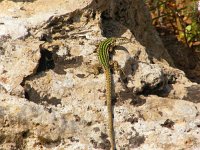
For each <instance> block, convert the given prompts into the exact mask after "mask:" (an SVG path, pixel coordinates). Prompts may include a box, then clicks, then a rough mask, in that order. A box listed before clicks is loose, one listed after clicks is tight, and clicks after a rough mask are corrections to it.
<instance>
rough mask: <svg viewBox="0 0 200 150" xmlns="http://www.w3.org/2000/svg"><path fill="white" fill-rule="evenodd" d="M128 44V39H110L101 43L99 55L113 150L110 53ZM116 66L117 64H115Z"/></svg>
mask: <svg viewBox="0 0 200 150" xmlns="http://www.w3.org/2000/svg"><path fill="white" fill-rule="evenodd" d="M125 43H128V40H127V39H126V38H108V39H105V40H103V41H102V42H100V44H99V47H98V50H97V54H98V59H99V62H100V64H101V66H102V68H103V70H104V74H105V76H106V101H107V111H108V123H107V124H108V136H109V138H110V143H111V150H114V149H115V139H114V129H113V113H112V83H111V70H110V69H111V61H110V55H109V52H112V51H113V49H114V47H115V46H116V45H121V44H125ZM115 64H116V63H115Z"/></svg>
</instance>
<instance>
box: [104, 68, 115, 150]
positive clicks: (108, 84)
mask: <svg viewBox="0 0 200 150" xmlns="http://www.w3.org/2000/svg"><path fill="white" fill-rule="evenodd" d="M105 75H106V100H107V111H108V128H109V129H108V130H109V131H108V136H109V138H110V143H111V150H114V149H115V141H114V129H113V112H112V82H111V72H110V69H106V70H105Z"/></svg>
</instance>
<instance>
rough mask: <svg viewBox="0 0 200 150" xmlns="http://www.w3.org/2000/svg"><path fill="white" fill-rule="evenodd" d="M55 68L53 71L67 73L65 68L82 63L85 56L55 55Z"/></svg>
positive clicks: (75, 66)
mask: <svg viewBox="0 0 200 150" xmlns="http://www.w3.org/2000/svg"><path fill="white" fill-rule="evenodd" d="M53 59H54V62H55V68H54V69H53V71H54V72H55V73H57V74H66V72H65V70H64V69H67V68H77V67H79V66H81V65H82V62H83V56H74V57H67V58H66V57H64V56H63V57H61V56H58V55H56V54H55V55H54V58H53Z"/></svg>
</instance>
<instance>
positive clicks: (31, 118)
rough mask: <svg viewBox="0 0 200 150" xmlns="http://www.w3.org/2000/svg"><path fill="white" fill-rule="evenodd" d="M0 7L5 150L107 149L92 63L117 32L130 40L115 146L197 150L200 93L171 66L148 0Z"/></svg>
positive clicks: (0, 124)
mask: <svg viewBox="0 0 200 150" xmlns="http://www.w3.org/2000/svg"><path fill="white" fill-rule="evenodd" d="M129 3H130V4H129ZM120 6H121V7H120ZM0 10H1V14H0V39H1V40H0V104H1V105H0V149H27V150H29V149H36V150H40V149H66V150H85V149H109V148H110V143H109V140H108V136H107V128H108V127H107V122H106V121H107V110H106V99H105V75H104V74H103V70H102V69H100V68H98V69H99V74H98V75H97V74H94V72H93V66H95V65H96V64H97V63H98V59H97V53H96V48H97V44H98V43H99V41H100V40H102V39H105V37H112V36H116V37H126V38H128V39H130V41H131V42H130V43H127V44H123V45H120V46H116V47H115V53H114V54H113V55H112V58H111V59H113V60H116V61H117V62H118V63H119V66H120V67H121V72H120V71H119V72H117V71H116V70H113V69H112V70H111V72H112V77H113V85H114V87H113V105H114V129H115V140H116V146H117V149H124V150H126V149H138V150H144V149H163V150H165V149H167V150H170V149H171V150H172V149H173V150H174V149H175V150H176V149H177V150H178V149H199V148H200V142H199V139H200V134H199V133H200V128H199V127H200V118H199V114H200V105H199V100H198V99H200V98H199V95H198V93H199V89H200V88H199V86H198V85H197V84H196V83H192V82H190V81H189V80H188V79H187V78H186V77H185V74H184V72H182V71H180V70H178V69H175V68H172V67H171V66H170V65H172V66H173V61H172V59H171V58H170V56H169V55H168V52H167V50H166V49H165V48H164V46H163V44H162V42H161V40H160V39H159V37H158V36H157V34H156V32H155V31H154V29H153V28H152V26H151V22H150V20H149V18H148V16H149V15H148V11H147V10H146V8H145V6H144V3H143V1H132V2H130V1H127V0H120V1H118V2H115V1H105V0H104V1H96V0H93V1H92V0H85V1H81V0H77V1H76V3H74V1H73V0H68V1H64V0H56V1H55V0H51V1H50V0H47V1H43V0H35V1H34V0H32V1H30V0H29V1H25V2H21V1H10V0H4V1H1V2H0ZM136 12H137V13H136ZM136 14H137V15H136ZM154 33H155V34H154ZM169 64H170V65H169Z"/></svg>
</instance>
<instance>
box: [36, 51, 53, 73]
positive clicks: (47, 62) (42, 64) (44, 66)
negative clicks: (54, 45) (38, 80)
mask: <svg viewBox="0 0 200 150" xmlns="http://www.w3.org/2000/svg"><path fill="white" fill-rule="evenodd" d="M40 53H41V58H40V60H39V65H38V68H37V71H36V73H40V72H42V71H46V70H49V69H53V68H54V67H55V64H54V60H53V53H52V52H51V51H48V50H47V49H44V48H41V49H40Z"/></svg>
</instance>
